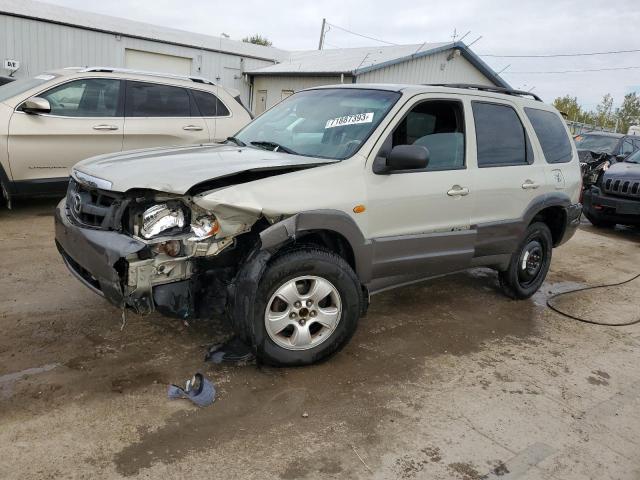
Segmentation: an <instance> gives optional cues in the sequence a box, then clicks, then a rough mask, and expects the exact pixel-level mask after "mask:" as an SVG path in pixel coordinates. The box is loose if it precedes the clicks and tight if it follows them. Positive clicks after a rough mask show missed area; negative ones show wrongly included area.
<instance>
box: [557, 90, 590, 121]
mask: <svg viewBox="0 0 640 480" xmlns="http://www.w3.org/2000/svg"><path fill="white" fill-rule="evenodd" d="M553 106H554V107H556V109H557V110H558V111H560V112H562V113H563V114H564V115H566V116H567V119H568V120H573V121H576V122H577V121H580V117H581V116H582V115H583V112H582V107H581V106H580V104H579V103H578V98H577V97H571V96H570V95H565V96H564V97H558V98H556V99H555V100H554V101H553Z"/></svg>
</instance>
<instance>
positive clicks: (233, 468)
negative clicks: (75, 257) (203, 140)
mask: <svg viewBox="0 0 640 480" xmlns="http://www.w3.org/2000/svg"><path fill="white" fill-rule="evenodd" d="M54 205H55V202H53V201H38V202H29V203H26V204H25V203H23V204H20V205H18V206H17V207H16V208H15V209H14V210H13V211H7V210H0V241H1V245H2V246H3V247H4V248H3V251H4V254H3V255H2V257H1V258H2V260H0V292H2V293H1V294H0V327H1V328H2V335H0V472H2V475H1V476H2V477H3V478H20V479H26V478H38V479H40V478H121V477H127V478H183V477H186V476H187V475H189V476H191V475H195V476H197V477H199V478H260V479H270V478H274V479H278V478H282V479H299V478H314V479H315V478H402V479H410V478H428V479H461V480H474V479H481V478H505V479H506V478H509V479H515V478H518V479H583V478H598V479H609V478H611V479H613V478H616V479H627V478H628V479H635V480H637V479H639V478H640V455H639V454H638V452H640V370H639V369H638V365H640V325H635V326H630V327H621V328H613V327H601V326H593V325H587V324H582V323H579V322H575V321H572V320H568V319H566V318H563V317H561V316H559V315H557V314H555V313H553V312H551V311H550V310H548V309H547V308H546V307H545V301H546V298H547V296H548V295H549V294H550V293H555V292H557V291H561V290H564V289H568V288H574V287H576V286H580V285H591V284H599V283H603V282H615V281H621V280H624V279H626V278H629V277H631V276H633V275H634V274H637V273H640V231H639V230H632V229H624V228H618V229H616V230H615V231H612V230H609V231H607V230H604V231H603V230H598V229H595V228H594V227H592V226H590V225H588V224H586V225H583V226H582V227H581V229H580V231H579V232H578V234H577V235H576V237H574V239H573V240H572V241H571V242H570V243H569V244H567V245H566V246H563V247H561V248H559V249H557V250H555V251H554V259H553V262H552V267H551V268H552V271H551V273H550V275H549V277H548V281H547V283H545V285H544V286H543V288H542V290H541V291H540V292H538V294H536V296H534V298H532V299H530V300H526V301H513V300H509V299H507V298H506V297H504V296H503V295H502V294H501V293H500V291H499V289H498V284H497V278H496V275H495V273H493V272H491V271H489V270H481V269H478V270H473V271H471V272H468V273H464V274H456V275H453V276H450V277H445V278H441V279H437V280H433V281H430V282H425V283H422V284H419V285H415V286H412V287H407V288H403V289H398V290H395V291H391V292H387V293H384V294H381V295H379V296H375V297H373V300H372V304H371V307H370V310H369V313H368V315H367V316H366V317H365V318H363V319H362V320H361V323H360V325H359V328H358V331H357V332H356V335H355V336H354V338H353V339H352V341H351V343H350V344H349V345H348V346H347V347H346V348H345V349H344V350H343V351H342V352H341V353H339V354H338V355H336V356H335V357H334V358H332V359H331V360H330V361H328V362H326V363H323V364H321V365H317V366H312V367H306V368H297V369H274V368H265V367H259V366H256V365H254V364H252V365H247V366H230V365H225V364H213V363H205V362H204V361H203V359H204V356H205V354H206V352H207V350H208V347H210V346H211V345H213V344H216V343H219V342H222V341H224V340H225V339H227V338H228V337H229V336H230V334H231V333H230V331H229V330H228V329H227V327H226V326H225V324H224V323H223V322H222V321H214V322H209V323H205V322H198V321H194V322H191V323H190V324H189V325H185V324H183V323H182V322H180V321H178V320H171V319H166V318H163V317H161V316H159V315H151V316H146V317H142V316H137V315H133V314H129V315H128V316H127V320H126V323H125V325H124V327H123V328H122V318H121V315H120V312H119V311H118V310H117V309H116V308H114V307H111V306H110V305H108V304H107V303H106V302H105V301H104V300H102V299H100V298H99V297H97V296H96V295H95V294H93V293H92V292H91V291H89V290H88V289H86V288H85V287H83V286H82V285H80V284H79V283H78V282H77V281H76V280H75V279H74V278H73V277H71V275H70V274H69V273H68V272H67V271H66V269H65V267H64V265H63V264H62V262H61V260H60V259H59V257H58V254H57V251H56V249H55V246H54V244H53V217H52V215H53V208H54ZM639 298H640V280H637V281H634V282H632V283H629V284H627V285H624V286H622V287H618V288H612V289H603V290H596V291H594V292H589V293H584V294H573V295H569V296H566V297H562V298H560V299H558V301H557V303H558V305H559V306H561V307H562V308H563V309H566V310H569V311H572V312H574V313H579V314H580V315H584V316H586V317H588V318H591V319H599V318H600V319H610V321H618V322H621V321H625V320H631V319H633V318H637V317H639V316H640V300H638V299H639ZM195 371H201V372H203V373H204V374H205V375H206V376H207V378H209V379H210V380H212V381H213V382H214V383H215V385H216V389H217V397H216V401H215V403H214V404H213V405H211V406H209V407H206V408H202V409H199V408H198V407H196V406H194V405H192V404H191V403H190V402H189V401H187V400H174V401H170V400H168V399H167V398H166V389H167V384H169V383H181V384H184V380H185V379H187V378H189V377H191V375H192V374H193V373H194V372H195Z"/></svg>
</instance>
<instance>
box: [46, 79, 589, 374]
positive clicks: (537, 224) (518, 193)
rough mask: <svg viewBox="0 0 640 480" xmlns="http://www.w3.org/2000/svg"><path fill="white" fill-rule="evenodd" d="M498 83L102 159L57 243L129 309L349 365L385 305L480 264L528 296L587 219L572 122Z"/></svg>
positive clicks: (334, 106) (65, 213)
mask: <svg viewBox="0 0 640 480" xmlns="http://www.w3.org/2000/svg"><path fill="white" fill-rule="evenodd" d="M526 96H532V95H531V94H528V93H526V92H518V91H513V90H504V89H498V88H490V87H480V86H469V85H457V86H448V87H445V86H415V85H341V86H329V87H321V88H314V89H310V90H304V91H301V92H299V93H296V94H294V95H293V96H291V97H289V98H288V99H286V100H284V101H283V102H281V103H279V104H278V105H276V106H275V107H273V108H272V109H270V110H268V111H267V112H265V113H264V114H263V115H261V116H260V117H258V118H257V119H256V120H254V121H253V122H252V123H250V124H249V125H248V126H246V127H245V128H244V129H242V130H240V132H239V133H237V134H236V136H235V137H230V138H229V139H228V140H227V142H226V143H225V144H219V145H209V146H183V147H172V148H156V149H151V150H139V151H132V152H125V153H119V154H113V155H106V156H101V157H95V158H91V159H88V160H85V161H82V162H80V163H78V164H77V165H76V166H75V167H74V169H73V171H72V180H71V183H70V186H69V190H68V193H67V197H66V199H65V200H63V201H62V202H61V203H60V204H59V206H58V209H57V214H56V243H57V246H58V249H59V251H60V253H61V254H62V257H63V259H64V261H65V263H66V264H67V266H68V267H69V269H70V271H71V272H72V273H73V274H74V275H75V276H76V277H77V278H78V279H79V280H80V281H81V282H82V283H84V284H85V285H87V286H88V287H89V288H91V289H92V290H93V291H95V292H96V293H98V294H99V295H102V296H104V297H105V298H106V299H107V300H109V301H110V302H111V303H113V304H114V305H117V306H119V307H121V308H131V309H133V310H135V311H137V312H139V313H147V312H151V311H154V310H156V311H158V312H161V313H163V314H166V315H173V316H178V317H180V318H189V317H199V318H207V317H211V316H216V315H221V314H223V313H225V314H226V315H227V317H228V318H229V320H230V322H231V324H232V325H233V328H234V329H235V330H236V332H237V333H238V334H239V335H240V336H241V337H242V338H243V339H244V340H245V341H247V342H248V343H249V344H251V345H252V346H253V348H254V349H255V352H256V354H257V356H258V357H259V358H260V359H261V360H262V361H264V362H267V363H270V364H275V365H305V364H310V363H313V362H316V361H319V360H322V359H324V358H327V357H328V356H330V355H331V354H333V353H334V352H336V351H338V350H339V349H340V348H341V347H342V346H343V345H345V343H346V342H347V341H348V340H349V338H350V337H351V335H352V334H353V332H354V331H355V328H356V324H357V322H358V319H359V317H360V316H362V315H363V314H364V313H365V312H366V309H367V305H368V302H369V296H370V295H371V294H375V293H378V292H381V291H383V290H386V289H389V288H392V287H398V286H402V285H406V284H409V283H412V282H416V281H420V280H423V279H425V278H430V277H434V276H438V275H442V274H446V273H451V272H456V271H460V270H464V269H468V268H472V267H479V266H483V267H490V268H493V269H495V270H497V271H498V272H499V273H498V276H499V280H500V284H501V285H502V287H503V289H504V291H505V293H506V294H507V295H508V296H509V297H512V298H518V299H522V298H528V297H530V296H531V295H533V293H534V292H535V291H536V290H537V289H538V288H539V287H540V285H541V284H542V282H543V281H544V278H545V276H546V274H547V271H548V269H549V264H550V262H551V254H552V249H553V247H556V246H558V245H561V244H562V243H563V242H565V241H566V240H567V239H569V238H570V237H571V236H572V235H573V233H574V232H575V230H576V228H577V225H578V223H579V219H580V213H581V205H580V204H579V193H580V169H579V165H578V157H577V154H576V150H575V147H574V146H573V143H572V142H571V140H570V137H569V133H568V131H567V129H566V126H565V124H564V122H563V121H562V119H561V117H560V115H559V114H558V112H557V111H556V110H554V109H553V108H552V107H550V106H548V105H545V104H543V103H542V102H541V101H540V100H539V99H538V98H537V97H535V96H534V98H533V99H529V98H525V97H526Z"/></svg>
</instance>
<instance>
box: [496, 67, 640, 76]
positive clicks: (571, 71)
mask: <svg viewBox="0 0 640 480" xmlns="http://www.w3.org/2000/svg"><path fill="white" fill-rule="evenodd" d="M636 68H640V66H636V67H612V68H589V69H585V70H553V71H546V72H541V71H537V72H533V71H532V72H505V73H506V74H508V75H513V74H525V73H526V74H528V75H531V74H538V73H583V72H606V71H611V70H634V69H636Z"/></svg>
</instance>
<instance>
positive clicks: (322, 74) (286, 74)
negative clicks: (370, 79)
mask: <svg viewBox="0 0 640 480" xmlns="http://www.w3.org/2000/svg"><path fill="white" fill-rule="evenodd" d="M267 68H269V67H265V69H267ZM245 73H246V74H248V75H254V76H266V75H269V76H272V77H336V76H340V75H345V76H347V75H348V76H353V71H336V72H309V71H299V70H292V71H286V72H269V71H266V72H263V71H260V70H253V71H250V72H245Z"/></svg>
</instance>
